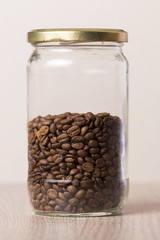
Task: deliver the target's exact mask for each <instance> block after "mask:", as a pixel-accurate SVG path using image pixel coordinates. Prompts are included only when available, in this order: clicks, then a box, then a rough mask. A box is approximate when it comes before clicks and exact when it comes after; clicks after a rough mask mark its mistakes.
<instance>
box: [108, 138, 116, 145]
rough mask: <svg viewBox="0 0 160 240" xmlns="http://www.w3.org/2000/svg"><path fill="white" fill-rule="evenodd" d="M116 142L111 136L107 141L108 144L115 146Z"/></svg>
mask: <svg viewBox="0 0 160 240" xmlns="http://www.w3.org/2000/svg"><path fill="white" fill-rule="evenodd" d="M116 142H117V138H116V137H115V136H111V137H110V138H109V139H108V144H115V143H116Z"/></svg>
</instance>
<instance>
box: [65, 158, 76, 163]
mask: <svg viewBox="0 0 160 240" xmlns="http://www.w3.org/2000/svg"><path fill="white" fill-rule="evenodd" d="M65 161H66V162H67V163H74V162H75V159H74V158H73V157H66V158H65Z"/></svg>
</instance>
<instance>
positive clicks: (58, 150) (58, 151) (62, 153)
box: [56, 148, 67, 155]
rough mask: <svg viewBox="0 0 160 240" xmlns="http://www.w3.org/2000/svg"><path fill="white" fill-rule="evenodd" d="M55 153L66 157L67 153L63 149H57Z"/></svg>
mask: <svg viewBox="0 0 160 240" xmlns="http://www.w3.org/2000/svg"><path fill="white" fill-rule="evenodd" d="M56 152H57V153H58V154H60V155H66V154H67V151H66V150H64V149H61V148H57V149H56Z"/></svg>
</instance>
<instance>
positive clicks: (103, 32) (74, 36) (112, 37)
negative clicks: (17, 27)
mask: <svg viewBox="0 0 160 240" xmlns="http://www.w3.org/2000/svg"><path fill="white" fill-rule="evenodd" d="M98 41H102V42H103V41H107V42H108V41H111V42H128V33H127V32H126V31H124V30H121V29H102V28H98V29H97V28H54V29H53V28H52V29H34V30H32V31H30V32H28V42H29V43H40V42H98Z"/></svg>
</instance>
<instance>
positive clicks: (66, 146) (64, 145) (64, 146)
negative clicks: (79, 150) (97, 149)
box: [61, 143, 72, 150]
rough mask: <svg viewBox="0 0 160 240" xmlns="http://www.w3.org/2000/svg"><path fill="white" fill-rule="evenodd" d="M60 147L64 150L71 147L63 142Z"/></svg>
mask: <svg viewBox="0 0 160 240" xmlns="http://www.w3.org/2000/svg"><path fill="white" fill-rule="evenodd" d="M61 147H62V148H63V149H65V150H71V149H72V147H71V144H70V143H63V144H62V146H61Z"/></svg>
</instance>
